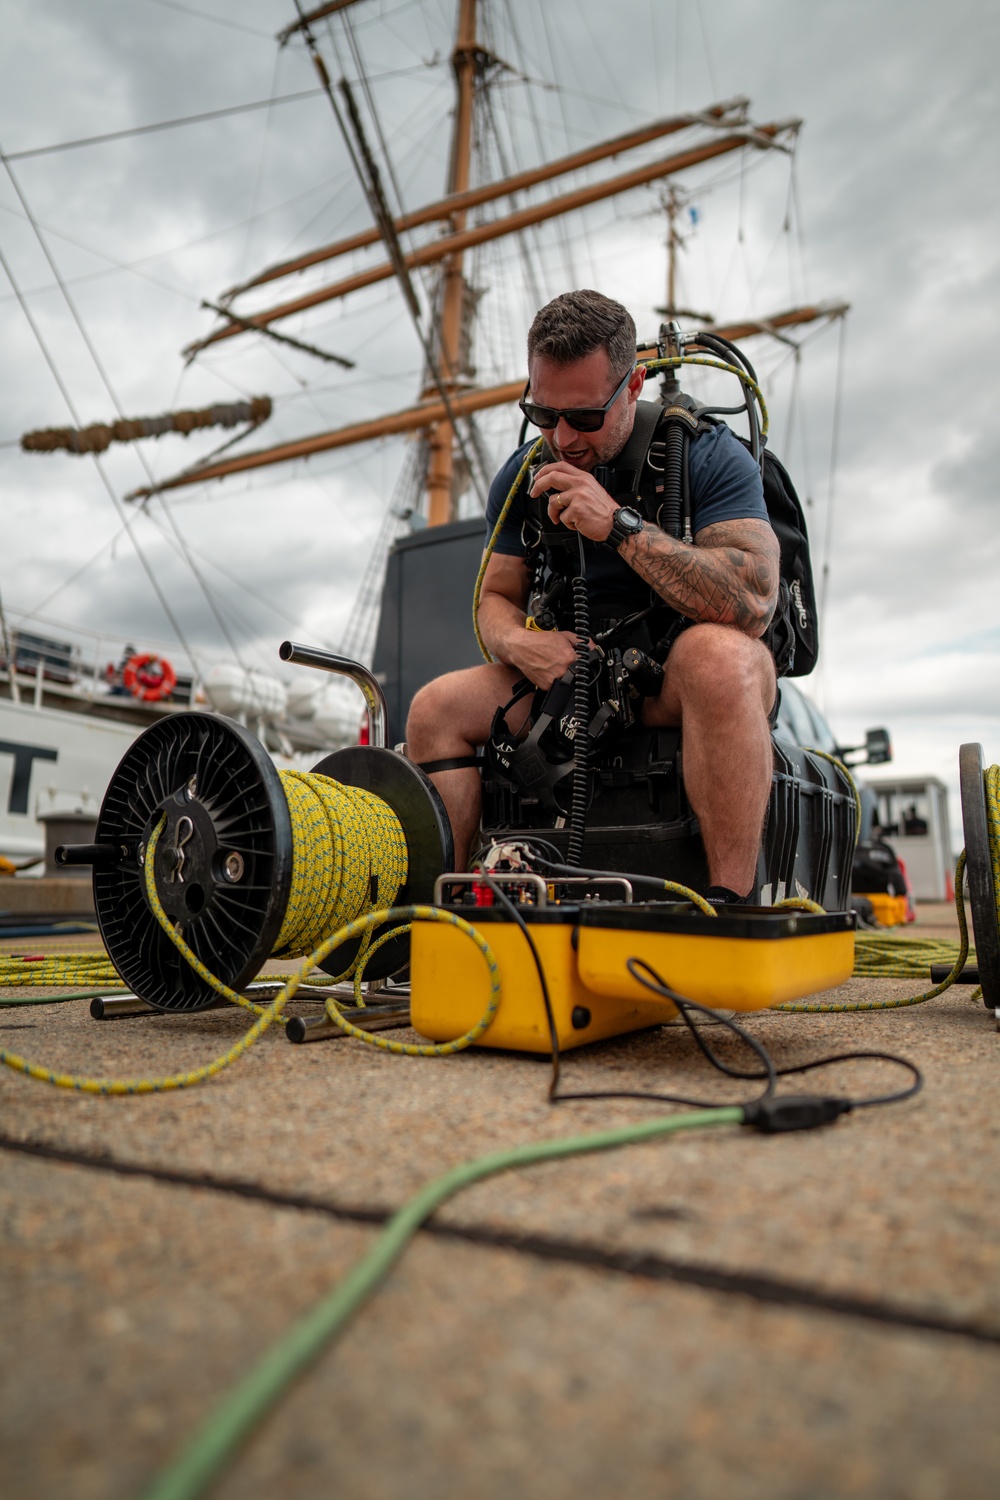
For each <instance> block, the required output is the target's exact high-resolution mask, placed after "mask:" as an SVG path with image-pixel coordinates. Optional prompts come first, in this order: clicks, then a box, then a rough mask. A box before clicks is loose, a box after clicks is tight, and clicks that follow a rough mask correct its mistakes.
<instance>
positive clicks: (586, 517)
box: [531, 462, 618, 542]
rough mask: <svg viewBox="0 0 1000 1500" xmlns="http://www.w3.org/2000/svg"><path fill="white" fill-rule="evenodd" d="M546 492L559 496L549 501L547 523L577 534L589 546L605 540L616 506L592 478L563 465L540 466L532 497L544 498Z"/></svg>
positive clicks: (583, 472)
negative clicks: (585, 539)
mask: <svg viewBox="0 0 1000 1500" xmlns="http://www.w3.org/2000/svg"><path fill="white" fill-rule="evenodd" d="M546 490H556V491H557V492H558V493H557V494H555V495H552V496H551V497H550V499H549V504H548V511H549V520H550V521H552V522H558V523H559V524H560V525H562V526H566V527H568V528H569V530H570V531H579V532H580V533H581V534H582V535H583V536H585V537H589V539H590V540H591V541H592V542H604V541H606V540H607V537H608V532H609V531H610V530H611V522H612V520H613V519H614V514H615V511H616V510H617V509H618V505H617V503H616V502H615V501H614V500H612V498H611V496H610V495H609V494H608V492H607V490H606V489H604V488H603V486H602V485H600V484H598V482H597V480H596V479H595V478H594V476H593V474H588V473H587V472H586V470H584V469H574V467H573V465H572V464H568V463H565V462H559V463H553V464H543V465H542V467H541V468H540V469H539V471H538V473H537V474H536V475H535V482H534V484H533V485H532V486H531V493H532V495H535V496H537V495H543V494H544V493H545V492H546Z"/></svg>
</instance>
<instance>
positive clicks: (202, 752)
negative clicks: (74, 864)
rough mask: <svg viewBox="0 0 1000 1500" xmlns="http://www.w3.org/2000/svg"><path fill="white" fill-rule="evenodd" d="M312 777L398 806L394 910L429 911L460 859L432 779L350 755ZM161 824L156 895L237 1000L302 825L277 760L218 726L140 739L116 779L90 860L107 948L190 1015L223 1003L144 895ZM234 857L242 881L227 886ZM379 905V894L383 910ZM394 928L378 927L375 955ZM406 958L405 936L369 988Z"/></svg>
mask: <svg viewBox="0 0 1000 1500" xmlns="http://www.w3.org/2000/svg"><path fill="white" fill-rule="evenodd" d="M311 774H313V775H320V776H328V777H331V778H332V779H334V780H336V781H338V782H341V783H342V784H344V785H347V786H352V787H357V788H360V789H362V790H364V791H368V792H371V793H373V794H374V795H375V796H377V797H380V798H381V799H382V800H383V801H384V802H385V803H386V804H387V805H388V806H389V807H390V808H391V809H392V811H393V812H394V813H395V815H396V817H397V818H398V819H399V822H400V824H401V825H402V829H403V834H404V838H405V840H406V847H407V878H406V882H405V884H404V886H403V888H402V889H401V890H400V891H399V892H398V893H397V895H396V899H395V901H394V903H393V904H394V905H396V906H401V905H414V904H421V903H428V904H429V903H430V902H431V901H432V900H433V894H434V883H435V881H436V880H437V878H438V876H439V875H441V874H442V873H443V872H444V871H445V870H447V869H450V868H451V865H452V864H453V862H454V843H453V839H452V831H451V823H450V821H449V819H448V814H447V812H446V811H445V807H444V803H443V802H442V801H441V798H440V795H439V794H438V792H437V790H436V788H435V787H434V785H433V784H432V783H431V781H430V780H429V779H428V778H427V776H426V775H425V774H424V772H423V771H421V770H420V769H419V767H417V766H415V765H413V764H412V763H411V762H410V761H408V760H406V759H405V758H404V757H403V756H401V755H399V754H398V753H397V752H395V751H391V750H385V749H381V748H377V747H372V746H350V747H348V748H347V749H344V750H338V751H335V752H334V753H333V754H331V755H327V756H324V757H323V759H322V760H320V761H319V763H318V764H317V765H315V766H314V767H313V768H312V772H311ZM199 782H200V783H201V785H200V786H199ZM206 794H207V795H206ZM203 798H204V800H203ZM163 814H165V815H166V822H165V824H164V827H163V830H162V833H161V836H160V838H159V841H158V844H157V849H156V855H155V869H154V875H155V881H156V889H157V894H158V896H159V898H160V901H161V903H162V905H163V908H164V911H165V912H166V914H167V916H168V917H170V918H171V920H172V921H174V922H175V923H179V924H181V930H182V932H183V935H184V936H185V938H186V940H187V941H188V942H190V943H191V945H192V946H193V947H194V948H195V950H196V951H197V952H198V956H199V957H200V958H201V959H202V962H203V963H205V965H206V967H207V968H208V969H209V970H211V972H212V973H214V974H215V975H216V976H217V977H218V978H220V979H222V980H223V982H224V983H226V984H228V985H229V987H230V988H231V989H234V990H239V989H241V988H243V987H244V986H245V985H246V984H248V983H249V982H250V981H251V980H252V979H253V978H255V977H256V975H257V974H259V973H260V971H261V969H262V968H263V967H264V965H265V964H266V962H267V961H268V959H269V958H271V957H272V954H273V950H274V945H275V943H276V942H277V939H278V936H279V934H280V932H281V928H282V924H283V921H284V916H285V912H286V910H287V906H288V900H289V896H290V893H291V886H292V876H293V861H294V843H293V835H292V823H291V818H290V815H289V810H288V802H287V799H286V796H285V792H284V789H283V787H282V784H281V780H280V777H279V774H278V771H277V769H276V768H275V766H274V763H273V761H272V760H271V758H270V756H269V755H268V754H267V752H266V751H265V750H264V748H263V746H262V745H261V744H260V742H259V741H258V740H257V739H256V737H255V736H254V735H253V734H251V733H250V732H249V730H247V729H245V728H244V727H243V725H241V724H239V723H237V722H235V721H234V720H232V719H227V718H224V717H222V716H221V715H215V714H211V715H209V714H202V713H186V714H172V715H170V717H169V718H167V719H164V720H161V721H160V723H159V724H156V725H153V726H151V727H150V729H148V730H146V731H145V733H144V734H142V735H140V737H139V738H138V739H137V740H136V741H135V742H134V744H133V745H131V746H130V747H129V749H128V750H127V751H126V753H125V755H124V756H123V757H122V760H121V761H120V763H119V765H118V767H117V769H116V770H115V773H114V775H113V776H112V778H111V782H110V783H109V786H108V790H107V792H106V793H105V797H104V801H103V803H102V806H101V811H100V814H99V817H98V823H97V828H96V831H95V844H94V846H92V851H91V852H92V855H93V862H94V872H93V884H94V904H95V908H96V911H97V920H98V926H99V928H100V932H101V937H102V939H103V941H104V945H105V947H106V949H107V951H108V954H109V956H110V957H111V961H112V963H113V964H114V966H115V968H116V970H117V971H118V973H119V974H120V976H121V978H122V980H123V981H124V983H125V984H126V985H128V986H129V988H130V989H131V990H133V991H134V993H135V994H136V995H138V996H140V997H141V998H142V999H143V1000H145V1001H146V1002H147V1003H148V1004H150V1005H152V1006H154V1007H155V1008H156V1009H157V1010H160V1011H164V1012H168V1013H172V1014H176V1013H191V1012H195V1011H200V1010H204V1009H207V1008H208V1007H209V1006H212V1005H214V1004H216V1003H217V996H216V994H215V992H214V991H213V990H212V989H211V988H210V986H209V985H207V984H206V983H205V981H204V980H203V979H201V978H200V977H199V976H198V975H197V974H196V973H195V972H194V970H192V969H191V968H189V967H188V965H187V964H184V963H181V964H178V961H177V954H176V950H175V949H174V948H173V947H172V946H171V944H170V943H169V942H168V940H167V939H166V937H165V936H164V934H163V932H162V930H161V929H160V928H159V926H158V924H157V923H156V921H155V919H154V917H153V914H152V913H151V912H150V910H149V907H148V904H147V902H146V898H145V894H144V890H143V859H144V855H145V849H146V847H147V845H148V843H149V840H150V837H151V835H152V832H153V829H154V828H155V827H156V825H157V824H158V823H159V821H160V818H161V816H162V815H163ZM248 824H249V825H250V832H251V837H250V838H249V839H248V837H247V833H248V828H247V825H248ZM233 856H237V868H238V869H239V872H240V873H239V874H237V875H236V877H235V878H232V877H229V878H227V875H226V864H227V861H228V860H230V859H231V858H232V857H233ZM382 894H384V893H379V892H378V891H373V892H372V901H373V905H374V906H375V907H377V906H378V905H379V902H380V900H381V895H382ZM391 930H392V929H391V927H389V926H385V925H383V926H380V927H378V928H376V929H375V930H373V931H372V933H371V935H370V943H371V945H372V946H374V943H375V942H377V941H378V939H379V938H380V937H382V936H383V935H384V934H385V933H388V932H389V931H391ZM364 940H365V939H364V938H363V937H359V938H357V939H355V940H353V941H352V942H351V943H349V944H346V945H344V946H343V947H342V948H341V949H339V950H338V951H337V952H336V953H334V954H330V955H329V957H328V958H327V959H325V960H324V961H323V963H322V965H321V967H322V968H324V970H325V971H326V972H327V973H329V974H331V975H338V974H341V973H343V971H344V969H345V968H346V967H348V966H349V965H350V964H351V963H352V962H353V960H354V959H355V958H356V957H357V955H358V952H359V950H360V947H361V944H362V942H363V941H364ZM408 961H409V934H408V932H400V933H398V934H397V935H396V936H393V937H391V938H389V939H388V940H387V941H386V942H384V943H382V944H381V946H380V947H378V948H377V949H376V950H375V951H374V952H373V953H372V955H371V958H370V960H369V962H368V963H367V964H366V965H365V969H364V975H365V979H366V980H368V979H371V980H379V979H385V978H387V977H388V976H390V975H392V974H396V973H398V972H399V971H400V970H401V969H403V968H405V966H406V964H407V963H408Z"/></svg>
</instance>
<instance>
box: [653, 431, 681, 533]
mask: <svg viewBox="0 0 1000 1500" xmlns="http://www.w3.org/2000/svg"><path fill="white" fill-rule="evenodd" d="M684 459H685V453H684V429H683V428H682V426H681V424H680V422H679V421H673V422H671V423H670V424H669V425H668V427H667V446H666V454H665V456H664V461H663V468H664V474H663V493H664V499H663V504H662V505H661V506H660V509H659V513H658V516H657V519H658V521H659V523H660V526H661V527H662V529H663V530H664V531H665V532H666V533H667V535H668V536H680V534H681V486H682V484H683V475H684V467H685V464H684Z"/></svg>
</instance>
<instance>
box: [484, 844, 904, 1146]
mask: <svg viewBox="0 0 1000 1500" xmlns="http://www.w3.org/2000/svg"><path fill="white" fill-rule="evenodd" d="M576 873H577V874H579V873H582V872H580V871H576ZM587 873H590V872H587ZM482 879H483V883H484V884H485V885H487V886H488V887H489V889H490V890H491V891H492V892H493V894H494V897H495V898H496V899H497V900H498V901H499V902H500V905H501V906H502V907H503V908H504V910H505V911H506V912H507V914H508V915H509V916H510V917H511V918H512V919H513V921H514V922H516V923H517V925H518V927H520V929H521V931H522V933H523V934H524V938H525V941H526V942H527V944H528V948H529V950H530V952H531V957H532V961H533V962H534V965H535V969H536V971H537V974H538V981H539V984H540V986H541V991H542V1003H543V1005H544V1007H545V1018H546V1021H547V1023H548V1028H549V1039H550V1044H551V1049H552V1078H551V1081H550V1083H549V1094H548V1097H549V1103H550V1104H564V1103H571V1102H579V1101H581V1100H587V1099H643V1100H650V1101H653V1102H654V1103H657V1104H683V1105H688V1106H690V1107H691V1108H693V1109H713V1108H716V1107H719V1101H718V1100H717V1099H691V1098H688V1097H687V1096H686V1095H682V1094H662V1093H652V1092H648V1091H643V1090H638V1089H599V1090H593V1091H588V1092H585V1093H572V1094H568V1093H560V1092H559V1079H560V1073H561V1053H560V1048H559V1031H558V1028H557V1026H556V1020H555V1012H554V1011H553V1008H552V997H551V995H550V994H549V987H548V982H547V980H546V978H545V967H544V965H543V963H542V960H541V956H540V954H539V952H538V949H537V947H536V946H535V942H534V939H533V938H532V936H531V932H530V930H529V928H528V924H527V922H525V920H524V918H523V916H522V915H521V913H520V912H519V911H518V909H517V906H516V905H515V903H514V902H513V901H511V899H510V897H509V896H508V895H507V893H506V892H505V891H504V890H503V889H502V887H501V886H500V885H499V883H498V882H497V881H495V880H493V879H491V878H490V876H489V875H487V874H486V873H485V872H482ZM626 966H627V968H628V971H629V973H630V974H631V975H632V977H633V979H635V980H637V981H638V982H639V983H640V984H643V985H645V986H646V988H647V989H650V990H653V991H654V993H656V994H658V995H660V996H661V997H662V998H663V999H665V1000H670V1001H672V1002H673V1004H674V1005H676V1006H677V1009H678V1011H679V1013H680V1016H681V1019H682V1020H683V1021H684V1024H685V1025H686V1026H687V1028H688V1030H689V1031H690V1033H691V1035H692V1037H693V1038H694V1041H695V1043H696V1045H697V1047H698V1049H699V1051H700V1052H701V1053H702V1055H703V1056H704V1057H705V1059H706V1060H707V1061H708V1062H709V1063H711V1065H712V1067H714V1068H716V1069H718V1071H719V1072H720V1073H724V1074H725V1075H726V1077H728V1078H745V1079H751V1080H752V1079H760V1078H763V1079H765V1080H766V1083H765V1087H764V1090H763V1092H762V1093H761V1094H758V1095H757V1096H756V1098H754V1099H750V1100H746V1101H743V1100H738V1101H735V1102H736V1103H738V1104H739V1105H740V1107H742V1108H744V1109H746V1110H747V1111H748V1123H754V1124H757V1123H762V1128H765V1129H766V1128H768V1127H767V1125H766V1123H763V1122H762V1116H764V1118H765V1119H766V1106H768V1105H772V1106H773V1107H774V1108H775V1109H780V1108H781V1106H782V1104H783V1103H784V1102H785V1101H782V1100H781V1099H776V1098H775V1089H776V1086H777V1080H778V1079H779V1078H786V1077H788V1076H789V1075H791V1074H793V1073H810V1072H813V1071H814V1070H815V1069H816V1068H827V1067H831V1066H832V1065H833V1064H834V1063H838V1062H854V1061H857V1060H859V1059H863V1058H873V1059H875V1060H876V1061H879V1062H889V1063H894V1064H896V1065H897V1066H899V1067H902V1068H906V1069H907V1070H908V1071H909V1072H910V1073H911V1074H912V1075H913V1083H912V1084H911V1085H910V1086H909V1087H908V1088H905V1089H899V1090H897V1091H896V1092H895V1093H891V1094H876V1095H874V1096H873V1097H872V1098H870V1099H850V1098H845V1099H836V1100H835V1099H821V1098H819V1099H816V1100H809V1101H805V1102H808V1103H809V1104H812V1105H813V1106H817V1107H819V1109H818V1115H819V1117H818V1118H816V1119H815V1120H811V1121H810V1122H809V1123H817V1124H819V1123H826V1121H827V1120H832V1119H835V1118H836V1117H837V1115H839V1114H845V1113H847V1112H848V1111H850V1110H854V1109H870V1108H872V1107H873V1106H874V1105H881V1104H898V1103H901V1102H902V1100H904V1099H910V1098H912V1097H913V1096H914V1095H915V1094H918V1093H919V1092H920V1090H921V1089H922V1088H923V1074H922V1073H921V1071H920V1069H919V1068H918V1067H917V1065H916V1063H912V1062H910V1060H909V1058H906V1057H899V1056H898V1055H897V1054H896V1053H893V1052H881V1051H876V1050H874V1049H864V1050H861V1049H859V1050H857V1051H853V1052H837V1053H832V1054H831V1055H830V1056H828V1057H819V1058H814V1059H813V1060H812V1061H811V1062H806V1063H795V1064H792V1065H790V1066H789V1067H787V1068H778V1067H776V1066H775V1064H774V1061H773V1059H772V1058H771V1055H770V1053H769V1052H768V1051H767V1049H766V1047H764V1046H763V1044H762V1043H761V1042H759V1041H758V1040H757V1038H756V1037H754V1036H752V1035H751V1034H750V1032H748V1031H746V1030H745V1029H744V1028H743V1027H742V1026H740V1025H739V1024H738V1023H737V1022H736V1021H734V1020H733V1019H732V1018H731V1017H729V1016H723V1015H720V1014H719V1012H718V1011H717V1010H713V1009H712V1008H711V1007H710V1006H707V1005H701V1004H699V1003H698V1001H696V1000H691V999H689V998H688V997H687V996H686V995H680V994H678V993H677V991H676V990H673V989H671V988H670V986H669V985H668V984H666V982H665V981H664V980H663V979H662V978H661V976H660V975H659V974H657V972H656V970H655V969H654V968H653V967H652V965H650V964H648V963H646V961H645V960H644V959H641V958H630V959H628V960H627V964H626ZM640 968H641V969H644V970H645V971H646V975H648V976H649V977H648V978H644V977H643V975H642V974H640V973H638V972H637V971H638V970H639V969H640ZM691 1012H695V1013H696V1014H699V1015H703V1016H706V1017H707V1018H708V1019H709V1020H711V1021H714V1022H715V1023H716V1024H718V1025H721V1026H723V1027H725V1029H726V1030H727V1031H730V1032H732V1034H733V1035H734V1036H736V1037H738V1038H739V1039H740V1041H742V1042H744V1043H745V1044H746V1045H747V1046H748V1047H749V1048H750V1050H751V1052H753V1053H754V1054H755V1055H756V1056H757V1057H758V1058H759V1059H760V1061H761V1063H762V1064H763V1071H762V1072H756V1071H747V1070H745V1069H741V1068H734V1067H732V1066H731V1065H730V1064H729V1063H726V1062H724V1061H723V1060H722V1058H721V1057H718V1056H717V1055H716V1053H715V1052H714V1051H713V1050H712V1048H711V1047H710V1046H709V1045H708V1043H707V1042H706V1041H705V1039H704V1037H703V1036H702V1034H701V1030H700V1028H699V1027H697V1026H696V1025H695V1024H694V1021H693V1020H692V1019H691ZM787 1102H788V1103H790V1104H791V1103H793V1102H795V1103H801V1102H802V1101H787ZM824 1104H826V1105H832V1106H834V1108H833V1109H832V1110H830V1111H829V1112H828V1113H826V1114H825V1115H824V1114H823V1111H822V1106H823V1105H824ZM762 1107H764V1108H763V1109H762ZM778 1128H781V1127H778Z"/></svg>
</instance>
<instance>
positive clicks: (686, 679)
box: [667, 624, 775, 713]
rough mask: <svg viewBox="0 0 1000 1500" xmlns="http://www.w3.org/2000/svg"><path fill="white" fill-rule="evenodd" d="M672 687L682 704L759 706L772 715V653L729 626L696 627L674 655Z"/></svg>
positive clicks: (670, 675)
mask: <svg viewBox="0 0 1000 1500" xmlns="http://www.w3.org/2000/svg"><path fill="white" fill-rule="evenodd" d="M667 673H668V685H669V686H670V688H671V689H672V691H673V694H674V695H675V696H676V697H677V698H678V699H679V700H680V702H681V703H682V704H684V703H685V702H688V703H690V702H692V701H697V702H699V703H717V704H718V705H719V706H720V708H724V707H728V708H729V709H731V708H732V706H733V704H734V703H735V702H737V701H744V702H746V701H750V702H752V703H756V702H758V701H759V702H760V704H761V707H762V708H763V711H764V712H765V713H769V712H770V709H771V705H772V703H773V701H774V690H775V676H774V663H773V660H772V657H771V653H770V652H769V651H768V649H767V647H766V646H765V645H764V644H763V642H762V641H758V640H754V639H753V638H752V637H751V636H748V635H744V634H743V632H742V631H739V630H733V629H732V628H731V627H729V626H726V625H712V624H705V625H692V626H691V627H690V629H688V630H685V631H684V633H683V634H682V635H681V636H680V638H679V639H678V640H677V642H676V643H675V644H674V647H673V649H672V650H671V653H670V656H669V658H668V661H667Z"/></svg>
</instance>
